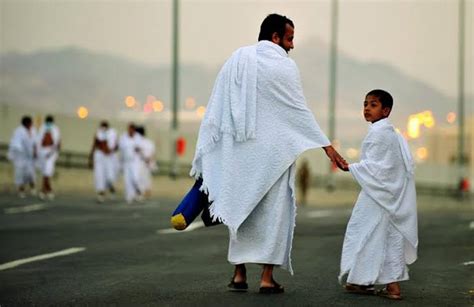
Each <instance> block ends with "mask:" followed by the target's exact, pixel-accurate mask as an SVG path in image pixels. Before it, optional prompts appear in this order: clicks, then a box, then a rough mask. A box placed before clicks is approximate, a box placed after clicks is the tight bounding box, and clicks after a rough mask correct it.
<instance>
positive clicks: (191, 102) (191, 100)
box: [185, 97, 196, 109]
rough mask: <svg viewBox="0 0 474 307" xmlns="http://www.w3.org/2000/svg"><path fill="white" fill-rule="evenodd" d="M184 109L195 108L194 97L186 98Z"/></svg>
mask: <svg viewBox="0 0 474 307" xmlns="http://www.w3.org/2000/svg"><path fill="white" fill-rule="evenodd" d="M185 105H186V109H194V108H195V107H196V99H194V97H188V98H186V102H185Z"/></svg>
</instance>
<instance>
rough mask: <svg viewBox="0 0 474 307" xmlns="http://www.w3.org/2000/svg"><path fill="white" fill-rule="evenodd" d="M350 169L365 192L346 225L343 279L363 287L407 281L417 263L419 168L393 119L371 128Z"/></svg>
mask: <svg viewBox="0 0 474 307" xmlns="http://www.w3.org/2000/svg"><path fill="white" fill-rule="evenodd" d="M349 170H350V172H351V174H352V175H353V177H354V178H355V179H356V181H357V182H358V183H359V185H360V186H361V188H362V191H361V192H360V194H359V197H358V199H357V202H356V204H355V206H354V209H353V211H352V215H351V218H350V220H349V223H348V225H347V230H346V235H345V238H344V244H343V249H342V257H341V272H340V275H339V280H340V281H342V278H343V277H344V276H345V275H347V282H348V283H353V284H358V285H373V284H387V283H390V282H397V281H403V280H407V279H408V268H407V266H406V265H407V264H411V263H413V262H414V261H415V260H416V258H417V247H418V226H417V212H416V191H415V182H414V178H413V173H414V165H413V159H412V157H411V154H410V151H409V148H408V144H407V142H406V141H405V139H403V137H402V136H401V135H400V134H398V133H397V132H396V131H395V129H394V127H393V126H392V125H391V124H390V122H389V121H388V119H382V120H380V121H377V122H375V123H374V124H372V125H371V126H370V129H369V133H368V134H367V136H366V137H365V139H364V141H363V143H362V149H361V161H360V162H359V163H354V164H350V165H349Z"/></svg>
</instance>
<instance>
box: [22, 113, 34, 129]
mask: <svg viewBox="0 0 474 307" xmlns="http://www.w3.org/2000/svg"><path fill="white" fill-rule="evenodd" d="M32 123H33V120H32V119H31V116H28V115H25V116H23V117H22V118H21V124H22V125H23V126H24V127H28V126H30V125H31V124H32Z"/></svg>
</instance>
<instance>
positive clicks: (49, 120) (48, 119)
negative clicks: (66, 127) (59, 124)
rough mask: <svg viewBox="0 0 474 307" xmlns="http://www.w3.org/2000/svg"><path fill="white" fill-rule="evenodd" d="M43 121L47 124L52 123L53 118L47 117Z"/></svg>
mask: <svg viewBox="0 0 474 307" xmlns="http://www.w3.org/2000/svg"><path fill="white" fill-rule="evenodd" d="M44 121H45V122H47V123H54V117H53V116H52V115H47V116H46V119H45V120H44Z"/></svg>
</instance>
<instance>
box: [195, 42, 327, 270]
mask: <svg viewBox="0 0 474 307" xmlns="http://www.w3.org/2000/svg"><path fill="white" fill-rule="evenodd" d="M328 145H330V142H329V140H328V139H327V137H326V136H325V135H324V133H323V132H322V131H321V129H320V128H319V125H318V124H317V122H316V120H315V119H314V116H313V114H312V113H311V111H310V110H309V109H308V107H307V105H306V101H305V98H304V95H303V91H302V86H301V82H300V76H299V71H298V68H297V67H296V64H295V63H294V61H293V60H292V59H290V58H289V57H288V54H287V53H286V52H285V50H284V49H282V48H281V47H280V46H278V45H276V44H274V43H272V42H269V41H260V42H259V43H258V44H256V45H253V46H249V47H243V48H240V49H239V50H237V51H236V52H234V54H233V55H232V57H231V58H230V59H229V60H228V61H227V62H226V64H225V65H224V67H223V68H222V69H221V71H220V72H219V75H218V77H217V80H216V83H215V85H214V89H213V92H212V95H211V98H210V100H209V103H208V107H207V111H206V115H205V118H204V120H203V122H202V124H201V128H200V131H199V138H198V142H197V146H196V153H195V156H194V160H193V165H192V170H191V175H192V176H195V177H196V178H197V177H202V178H203V186H202V190H204V191H206V192H208V194H209V199H210V200H211V201H212V202H213V203H212V205H211V207H210V212H211V215H212V216H213V217H214V218H216V219H219V220H221V221H223V223H224V224H225V225H227V227H228V228H229V232H230V245H229V257H228V260H229V262H231V263H233V264H236V263H251V262H258V263H266V264H275V265H281V266H282V267H283V268H285V269H287V270H289V271H290V272H291V273H292V268H291V259H290V258H291V256H290V254H291V246H292V239H293V228H294V225H295V210H296V207H295V199H294V163H295V161H296V159H297V157H298V156H299V155H300V154H301V153H303V152H304V151H306V150H308V149H311V148H319V147H323V146H328Z"/></svg>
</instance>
